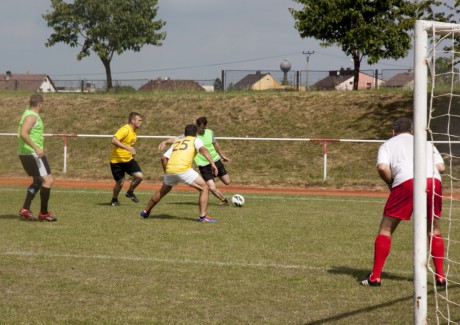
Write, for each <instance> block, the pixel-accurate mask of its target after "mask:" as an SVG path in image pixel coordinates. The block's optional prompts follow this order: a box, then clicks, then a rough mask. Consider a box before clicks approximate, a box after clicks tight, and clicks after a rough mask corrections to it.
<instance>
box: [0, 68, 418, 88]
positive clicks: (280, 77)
mask: <svg viewBox="0 0 460 325" xmlns="http://www.w3.org/2000/svg"><path fill="white" fill-rule="evenodd" d="M341 71H347V74H348V75H349V74H350V70H349V69H347V70H343V69H342V70H339V72H341ZM407 71H410V70H407V69H391V70H389V69H386V70H381V71H378V70H361V71H360V72H361V73H363V74H365V75H369V76H371V77H373V78H374V79H376V78H378V79H379V80H383V81H386V80H389V79H390V78H391V77H393V76H395V75H396V74H398V73H401V72H407ZM351 72H352V71H351ZM257 74H259V75H262V76H264V75H267V74H269V75H270V77H271V78H272V79H273V82H274V83H276V84H277V85H278V86H269V87H268V88H267V89H275V90H276V89H283V90H294V91H305V89H310V88H312V89H314V88H315V87H314V86H315V84H316V83H317V82H319V81H321V80H323V79H325V78H326V77H328V76H329V75H330V71H324V70H297V71H295V70H293V71H289V72H286V73H284V72H282V71H281V70H222V71H221V75H220V76H219V77H216V78H215V79H194V80H187V81H192V82H195V83H196V84H198V85H200V86H202V87H203V88H204V90H206V91H214V90H224V91H232V90H249V89H250V87H248V85H247V83H248V82H251V80H252V81H253V82H254V80H255V78H254V77H251V76H254V75H257ZM37 76H39V75H31V77H30V79H16V78H14V75H13V76H12V77H11V79H10V80H0V91H42V92H52V91H53V89H54V90H56V91H58V92H67V93H94V92H105V91H106V89H107V82H106V80H101V79H52V80H48V78H46V79H45V80H39V79H37ZM21 78H23V77H21ZM155 80H160V81H161V79H158V78H157V79H155ZM167 80H173V79H163V81H167ZM150 81H152V80H151V79H114V80H113V82H112V84H113V91H114V92H124V93H126V92H137V91H138V90H139V89H140V88H141V87H142V86H143V85H146V84H147V83H149V82H150ZM173 81H179V82H180V81H186V80H182V79H176V80H173ZM45 82H46V85H45ZM375 84H377V83H375V82H373V85H375ZM178 87H179V89H176V90H180V86H178ZM187 90H188V91H190V89H189V88H188V89H186V88H184V91H187ZM257 90H263V89H257ZM153 91H164V89H159V90H153Z"/></svg>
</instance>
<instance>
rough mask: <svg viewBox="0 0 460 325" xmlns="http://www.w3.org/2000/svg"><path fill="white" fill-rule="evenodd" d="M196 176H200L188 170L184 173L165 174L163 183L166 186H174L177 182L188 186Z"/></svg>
mask: <svg viewBox="0 0 460 325" xmlns="http://www.w3.org/2000/svg"><path fill="white" fill-rule="evenodd" d="M198 176H200V175H199V174H198V173H197V172H196V171H195V170H193V169H192V168H190V169H189V170H187V171H186V172H183V173H180V174H165V176H164V179H163V182H164V183H165V184H166V185H168V186H176V185H177V184H178V183H179V182H182V183H185V184H187V185H190V184H192V183H193V181H194V180H195V179H196V178H197V177H198Z"/></svg>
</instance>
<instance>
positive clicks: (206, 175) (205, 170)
mask: <svg viewBox="0 0 460 325" xmlns="http://www.w3.org/2000/svg"><path fill="white" fill-rule="evenodd" d="M214 163H215V164H216V167H217V170H218V171H219V173H218V174H217V176H218V177H221V176H225V175H227V170H225V167H224V164H223V163H222V160H220V159H219V160H217V161H215V162H214ZM198 168H199V169H200V174H201V176H202V177H203V179H204V180H205V181H206V182H207V181H210V180H212V179H214V177H215V176H214V175H213V173H212V168H211V164H209V165H206V166H198Z"/></svg>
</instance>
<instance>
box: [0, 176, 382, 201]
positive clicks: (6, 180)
mask: <svg viewBox="0 0 460 325" xmlns="http://www.w3.org/2000/svg"><path fill="white" fill-rule="evenodd" d="M30 183H31V179H30V178H29V177H0V185H25V186H27V185H29V184H30ZM54 185H55V186H56V187H66V188H98V189H111V188H112V187H113V182H108V181H88V180H64V179H56V180H55V183H54ZM125 186H126V183H125ZM160 186H161V184H152V183H149V182H148V181H145V182H143V183H142V184H141V185H139V189H144V190H157V189H159V188H160ZM177 189H178V190H181V191H194V189H192V188H190V187H188V186H177ZM219 189H220V190H221V191H222V192H232V193H262V194H270V193H274V194H275V193H277V194H298V195H326V196H367V197H386V196H387V195H388V191H366V190H331V189H321V188H314V189H313V188H312V189H308V188H303V189H302V188H285V187H276V188H259V187H238V186H220V187H219Z"/></svg>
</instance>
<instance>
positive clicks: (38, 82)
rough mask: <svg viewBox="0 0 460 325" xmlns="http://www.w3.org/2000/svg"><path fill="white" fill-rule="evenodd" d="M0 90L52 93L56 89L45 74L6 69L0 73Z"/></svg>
mask: <svg viewBox="0 0 460 325" xmlns="http://www.w3.org/2000/svg"><path fill="white" fill-rule="evenodd" d="M0 91H28V92H41V93H54V92H56V91H57V89H56V87H55V85H54V83H53V81H52V80H51V78H50V77H49V75H47V74H31V73H22V74H15V73H12V72H11V71H7V72H6V73H5V74H0Z"/></svg>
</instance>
